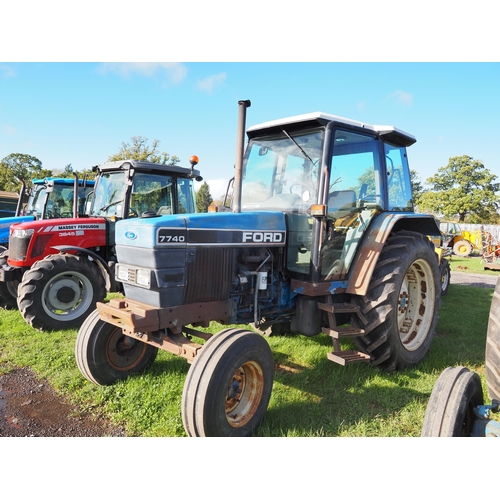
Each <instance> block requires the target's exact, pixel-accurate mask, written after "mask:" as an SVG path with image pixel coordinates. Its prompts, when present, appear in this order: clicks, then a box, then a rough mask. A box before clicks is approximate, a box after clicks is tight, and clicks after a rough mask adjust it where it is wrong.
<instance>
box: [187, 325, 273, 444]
mask: <svg viewBox="0 0 500 500" xmlns="http://www.w3.org/2000/svg"><path fill="white" fill-rule="evenodd" d="M273 379H274V361H273V355H272V352H271V349H270V347H269V344H268V343H267V342H266V340H265V339H264V338H263V337H262V336H261V335H259V334H258V333H255V332H251V331H249V330H242V329H228V330H223V331H221V332H220V333H218V334H217V335H214V336H213V337H212V338H211V339H210V340H209V341H208V342H207V343H206V344H205V346H204V347H203V348H202V349H201V351H200V353H199V354H198V356H197V357H196V358H195V360H194V362H193V364H192V365H191V368H190V369H189V372H188V375H187V378H186V382H185V384H184V389H183V391H182V422H183V424H184V428H185V430H186V433H187V434H188V435H189V436H220V437H243V436H249V435H251V434H252V432H253V431H254V430H255V429H256V428H257V427H258V425H259V424H260V422H261V420H262V418H263V417H264V414H265V412H266V410H267V406H268V404H269V399H270V397H271V390H272V386H273Z"/></svg>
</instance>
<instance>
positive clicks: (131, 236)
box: [125, 231, 137, 240]
mask: <svg viewBox="0 0 500 500" xmlns="http://www.w3.org/2000/svg"><path fill="white" fill-rule="evenodd" d="M125 238H128V239H129V240H135V239H136V238H137V234H135V233H134V232H133V231H127V232H126V233H125Z"/></svg>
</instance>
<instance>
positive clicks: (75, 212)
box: [73, 172, 78, 219]
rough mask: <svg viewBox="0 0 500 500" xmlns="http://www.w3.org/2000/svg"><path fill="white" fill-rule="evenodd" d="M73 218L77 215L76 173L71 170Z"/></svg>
mask: <svg viewBox="0 0 500 500" xmlns="http://www.w3.org/2000/svg"><path fill="white" fill-rule="evenodd" d="M73 177H74V179H73V219H76V218H77V217H78V174H77V173H76V172H73Z"/></svg>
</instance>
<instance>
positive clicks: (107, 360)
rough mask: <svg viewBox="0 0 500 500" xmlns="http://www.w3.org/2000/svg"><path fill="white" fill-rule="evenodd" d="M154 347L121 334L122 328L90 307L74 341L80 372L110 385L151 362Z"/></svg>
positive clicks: (152, 360) (139, 371) (153, 357)
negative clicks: (107, 320) (108, 321)
mask: <svg viewBox="0 0 500 500" xmlns="http://www.w3.org/2000/svg"><path fill="white" fill-rule="evenodd" d="M157 353H158V348H157V347H154V346H151V345H149V344H146V343H144V342H141V341H140V340H135V339H133V338H132V337H128V336H126V335H123V332H122V329H121V328H118V327H117V326H115V325H111V324H110V323H107V322H106V321H103V320H102V319H101V318H100V316H99V311H97V310H95V311H93V312H92V313H91V314H90V316H89V317H88V318H87V319H86V320H85V321H84V323H83V325H82V326H81V327H80V330H79V332H78V336H77V338H76V345H75V357H76V364H77V366H78V369H79V370H80V372H81V373H82V375H83V376H84V377H85V378H86V379H87V380H89V381H90V382H92V383H94V384H97V385H111V384H113V383H114V382H116V381H117V380H120V379H125V378H127V377H128V376H129V375H131V374H133V373H142V372H143V371H144V370H146V369H148V368H149V367H150V366H151V365H152V364H153V362H154V360H155V358H156V355H157Z"/></svg>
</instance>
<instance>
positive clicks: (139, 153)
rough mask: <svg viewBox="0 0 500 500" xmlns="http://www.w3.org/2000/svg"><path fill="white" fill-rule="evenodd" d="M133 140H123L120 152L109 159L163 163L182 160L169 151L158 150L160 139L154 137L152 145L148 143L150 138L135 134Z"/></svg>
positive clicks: (174, 162)
mask: <svg viewBox="0 0 500 500" xmlns="http://www.w3.org/2000/svg"><path fill="white" fill-rule="evenodd" d="M131 140H132V142H131V143H126V142H122V145H121V148H120V150H119V151H118V153H116V154H114V155H112V156H110V157H109V158H108V161H118V160H138V161H150V162H152V163H159V164H162V165H176V164H177V163H179V162H180V159H179V158H178V157H177V156H170V155H169V154H168V153H165V152H163V153H160V152H159V151H158V145H159V144H160V141H159V140H158V139H154V140H153V142H152V144H151V146H149V145H148V144H147V142H148V140H149V139H148V138H146V137H143V136H142V135H137V136H134V137H132V138H131Z"/></svg>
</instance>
